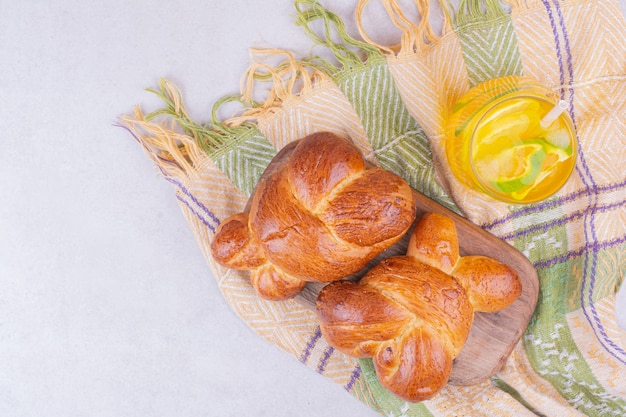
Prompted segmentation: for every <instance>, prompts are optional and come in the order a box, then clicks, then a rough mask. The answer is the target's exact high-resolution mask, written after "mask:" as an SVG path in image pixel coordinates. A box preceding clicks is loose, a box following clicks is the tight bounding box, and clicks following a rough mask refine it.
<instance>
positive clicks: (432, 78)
mask: <svg viewBox="0 0 626 417" xmlns="http://www.w3.org/2000/svg"><path fill="white" fill-rule="evenodd" d="M381 2H382V3H383V5H384V6H385V9H386V10H387V12H388V22H389V25H390V27H393V28H397V29H399V30H400V31H401V33H402V37H401V42H400V44H399V45H382V44H379V43H378V42H377V41H375V39H376V38H377V36H376V35H377V33H376V29H368V28H366V27H365V25H364V24H363V19H364V16H366V15H367V13H368V10H369V9H368V2H367V1H366V0H360V1H358V2H357V3H356V4H355V6H356V15H355V18H354V19H355V21H354V23H355V25H354V26H356V27H357V28H358V32H359V33H357V34H350V33H348V31H347V30H346V26H345V25H344V22H342V20H341V19H340V18H339V17H338V16H337V15H335V14H334V13H332V12H331V11H330V10H328V9H327V8H325V7H324V6H322V5H321V4H319V3H318V2H317V1H315V0H298V1H296V11H297V22H296V23H297V24H298V25H300V26H301V27H302V29H303V30H304V31H305V32H306V33H307V34H309V35H310V37H311V39H312V42H313V43H314V44H315V45H316V46H317V48H316V50H319V49H323V50H324V51H326V52H327V55H324V56H322V54H320V56H310V57H304V58H296V57H294V56H293V55H292V54H290V53H287V52H285V51H279V50H256V51H254V60H253V63H252V64H251V66H250V69H249V71H248V72H247V73H246V74H245V80H246V82H245V83H244V88H243V89H242V91H241V94H240V95H239V96H236V97H227V98H224V100H221V101H220V102H218V103H216V105H215V108H214V112H213V118H212V120H209V121H208V122H207V123H198V122H196V121H193V120H191V118H190V117H189V116H188V114H187V112H186V110H185V107H184V104H183V102H182V98H181V94H180V92H179V91H178V90H177V88H176V86H174V85H173V84H172V83H171V82H168V81H167V80H162V81H161V82H160V84H159V88H158V89H157V90H154V93H156V94H158V95H159V96H161V97H162V99H163V100H164V101H165V106H164V108H163V109H160V110H156V111H154V112H152V113H148V114H144V113H143V112H142V111H141V110H140V109H139V108H137V109H136V111H135V113H134V114H132V115H126V116H122V118H121V122H120V124H121V125H122V126H123V127H125V128H126V129H128V130H129V132H130V133H131V134H132V136H133V137H134V138H136V139H137V141H138V142H139V143H140V144H141V145H142V146H143V147H144V148H145V149H146V153H147V155H148V156H149V157H150V158H151V159H152V160H153V161H154V163H155V164H156V166H157V167H158V168H159V169H160V171H161V172H162V174H163V177H164V178H165V179H166V180H167V181H169V182H171V183H172V184H173V186H174V188H175V195H176V198H177V199H178V200H179V202H180V206H181V208H182V212H183V214H184V216H185V217H186V219H187V220H188V222H189V225H190V227H191V229H192V230H193V232H194V234H195V236H196V237H197V241H198V244H199V245H200V247H201V249H202V251H203V253H204V254H205V256H206V260H207V262H208V264H209V265H210V267H211V270H212V271H213V272H214V275H215V277H216V279H217V281H218V285H219V288H220V289H221V291H222V293H223V295H224V297H225V299H226V300H227V301H228V303H229V305H230V306H231V307H232V309H233V310H234V311H235V312H236V313H237V314H238V315H239V317H241V319H242V320H244V321H245V322H246V323H247V324H248V325H249V326H250V327H251V328H252V329H253V330H254V331H255V332H256V333H258V334H259V335H260V336H261V337H263V338H264V339H266V340H267V341H268V342H269V343H272V344H275V345H277V346H279V347H280V348H281V349H283V350H284V351H286V352H288V353H289V354H291V355H293V356H295V357H296V358H297V359H299V360H300V361H301V362H302V363H303V364H305V365H307V366H308V367H310V368H312V369H313V370H315V371H316V372H319V373H320V374H322V375H324V376H326V377H327V378H329V379H330V380H332V381H334V382H335V383H338V384H341V385H342V386H344V387H345V389H346V390H347V391H348V392H350V393H351V394H353V395H355V396H356V397H357V398H359V399H360V400H361V401H363V402H364V403H366V404H367V405H368V406H370V407H371V408H372V409H374V410H376V411H378V412H380V413H381V414H383V415H387V416H431V415H432V416H455V415H456V416H525V415H543V416H579V415H589V416H622V415H626V383H625V382H624V381H625V379H624V378H625V377H624V376H625V375H626V332H624V330H622V329H620V328H619V327H618V326H617V323H616V319H615V312H614V305H615V294H616V292H617V290H618V289H619V287H620V285H621V284H622V282H623V279H624V274H625V272H626V169H624V161H626V42H625V40H626V20H625V19H624V15H623V13H622V10H621V9H620V7H619V5H618V4H617V3H616V2H615V1H613V0H585V1H583V0H526V1H524V0H509V1H507V2H506V3H500V2H499V1H498V0H461V1H460V2H459V5H458V7H452V6H450V5H448V4H445V3H442V4H441V5H440V6H438V7H437V8H435V7H434V6H435V5H433V4H430V3H429V2H428V0H416V1H415V2H413V3H412V6H411V7H414V10H409V9H408V8H407V7H408V6H402V5H400V3H399V1H398V0H381ZM329 4H330V2H329ZM403 4H404V3H403ZM434 10H440V11H441V12H442V14H443V16H444V19H443V22H444V23H443V26H442V27H441V29H440V30H437V31H435V29H434V28H433V27H432V26H431V24H430V21H429V18H428V17H429V13H432V12H433V11H434ZM416 15H417V17H409V16H416ZM420 17H421V18H420ZM378 30H380V29H379V28H378ZM329 56H330V57H331V58H332V59H330V58H328V57H329ZM266 57H269V58H271V59H270V60H267V59H265V58H266ZM270 61H271V62H272V64H268V62H270ZM276 62H278V63H276ZM501 75H525V76H529V77H531V78H535V79H537V80H538V81H540V82H541V83H543V84H544V85H546V86H548V87H549V88H551V89H552V90H553V91H555V92H557V93H558V94H559V95H560V96H561V98H562V99H563V100H565V101H566V102H567V103H568V106H569V107H568V111H569V113H570V115H571V116H572V119H573V121H574V124H575V128H576V133H577V141H578V148H579V157H578V160H577V165H576V169H575V172H574V173H573V175H572V177H571V178H570V180H569V181H568V183H567V184H566V186H565V187H564V188H563V189H561V190H560V191H559V192H558V193H557V194H556V195H555V196H553V197H552V198H550V199H548V200H545V201H542V202H540V203H536V204H530V205H524V206H511V205H507V204H504V203H497V202H494V201H493V200H489V199H487V198H485V197H483V196H479V195H476V194H475V193H474V192H473V191H469V190H467V189H466V188H464V187H462V186H461V185H460V184H459V183H458V182H457V180H456V179H455V178H454V177H453V176H452V175H451V173H450V172H449V171H448V170H447V168H446V164H445V160H444V152H443V145H442V138H443V132H444V127H443V124H444V120H445V119H446V117H447V115H448V114H449V113H450V111H451V109H452V107H453V105H454V103H455V102H456V100H457V99H458V98H459V97H461V96H462V95H463V94H464V93H465V92H466V91H467V90H468V89H469V88H470V87H471V86H473V85H475V84H477V83H479V82H481V81H483V80H486V79H489V78H494V77H498V76H501ZM260 91H262V92H261V93H259V92H260ZM227 102H236V103H239V104H240V105H241V111H240V112H239V113H238V115H237V116H236V117H233V118H230V119H228V120H217V117H216V114H217V113H218V112H217V109H218V108H219V107H220V106H222V105H224V104H225V103H227ZM321 130H324V131H331V132H335V133H338V134H341V135H345V136H349V137H351V138H352V139H353V141H354V142H355V143H356V144H357V146H359V148H360V149H361V150H362V151H363V154H364V155H365V156H366V157H367V159H368V160H370V161H371V162H372V163H374V164H377V165H379V166H381V167H383V168H385V169H388V170H391V171H393V172H395V173H397V174H399V175H401V176H402V177H403V178H405V179H406V180H407V181H408V182H409V183H410V184H411V186H412V187H413V188H415V189H417V190H419V191H421V192H422V193H424V194H426V195H427V196H429V197H430V198H432V199H434V200H436V201H438V202H439V203H440V204H442V205H444V206H446V207H448V208H450V209H452V210H454V211H456V212H458V213H461V214H462V215H464V216H465V217H467V218H468V219H470V220H471V221H473V222H474V223H476V224H478V225H479V226H481V227H482V228H484V229H485V230H487V231H489V232H491V233H492V234H494V235H496V236H498V237H500V238H501V239H503V240H504V241H506V242H508V243H510V244H511V245H513V246H515V247H516V248H517V249H518V250H520V251H521V252H522V253H524V254H525V255H526V256H527V257H528V259H529V260H530V261H531V262H532V264H533V265H534V267H535V268H536V270H537V273H538V276H539V281H540V295H539V301H538V304H537V309H536V311H535V313H534V315H533V317H532V319H531V321H530V324H529V326H528V328H527V329H526V331H525V333H524V335H523V337H522V339H521V340H520V341H519V343H518V345H517V346H516V348H515V349H514V351H513V353H512V355H511V357H510V358H509V360H508V361H507V363H506V364H505V366H504V368H503V369H502V370H500V371H499V372H498V373H497V374H496V375H495V376H494V377H492V378H491V379H489V380H486V381H484V382H482V383H479V384H477V385H473V386H464V387H463V386H451V385H450V386H448V387H446V388H445V389H444V390H443V391H442V392H441V393H440V394H439V395H437V396H436V397H435V398H433V399H432V400H429V401H425V402H422V403H418V404H409V403H405V402H404V401H401V400H399V399H397V398H396V397H394V396H393V395H391V394H390V393H388V392H386V391H385V390H384V389H383V388H382V387H381V386H380V384H378V381H377V380H376V376H375V374H374V371H373V367H372V365H371V362H370V361H368V360H357V359H354V358H350V357H347V356H345V355H343V354H341V353H339V352H337V351H335V350H334V349H333V348H332V347H330V346H329V345H328V344H326V343H325V341H324V339H323V338H322V336H321V333H320V329H319V326H318V323H317V321H316V318H315V315H314V313H313V312H311V311H310V310H308V309H307V308H305V307H303V306H302V305H301V304H300V303H298V302H296V301H293V300H289V301H282V302H271V301H265V300H263V299H260V298H259V297H258V296H257V295H256V294H255V292H254V290H253V289H252V287H251V286H250V284H249V282H248V280H247V275H246V273H245V272H240V271H232V270H228V269H225V268H223V267H221V266H219V265H218V264H216V263H215V262H214V261H213V260H212V258H211V255H210V250H209V244H210V242H211V239H212V236H213V234H214V233H215V230H216V228H217V227H218V226H219V224H220V222H221V221H222V220H224V219H225V218H226V217H228V216H229V215H231V214H234V213H237V212H240V211H242V210H243V208H244V207H245V205H246V203H247V200H248V197H249V196H250V194H251V192H252V190H253V189H254V186H255V184H256V182H257V181H258V179H259V177H260V175H261V173H262V172H263V170H264V169H265V167H266V166H267V165H268V164H269V162H270V161H271V159H272V158H273V156H274V155H276V153H277V152H278V150H280V149H281V148H283V147H284V146H285V145H286V144H288V143H289V142H291V141H293V140H296V139H299V138H301V137H303V136H305V135H307V134H309V133H312V132H316V131H321Z"/></svg>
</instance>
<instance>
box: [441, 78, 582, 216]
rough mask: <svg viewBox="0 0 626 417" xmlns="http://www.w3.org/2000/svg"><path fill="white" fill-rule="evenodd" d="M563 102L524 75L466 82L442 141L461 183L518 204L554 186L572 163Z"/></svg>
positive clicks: (573, 156) (546, 193)
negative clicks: (467, 88)
mask: <svg viewBox="0 0 626 417" xmlns="http://www.w3.org/2000/svg"><path fill="white" fill-rule="evenodd" d="M566 109H567V103H565V102H563V101H560V100H559V99H558V97H557V95H556V94H555V93H554V92H552V91H550V90H549V89H547V88H546V87H545V86H543V85H541V84H539V83H537V82H535V81H533V80H531V79H528V78H523V77H518V76H506V77H500V78H494V79H491V80H488V81H485V82H483V83H481V84H478V85H476V86H474V87H473V88H471V89H470V90H469V91H468V92H467V93H466V94H465V95H463V97H461V99H460V100H459V101H458V102H457V104H456V105H455V106H454V108H453V109H452V114H451V116H450V118H449V119H448V121H447V124H446V133H445V134H446V137H445V147H446V156H447V159H448V163H449V164H450V169H451V170H452V172H453V173H454V175H455V176H456V177H457V178H458V179H459V180H460V181H461V182H462V183H464V184H465V185H466V186H468V187H471V188H473V189H477V190H480V191H482V192H484V193H486V194H487V195H489V196H491V197H493V198H495V199H498V200H500V201H504V202H508V203H514V204H523V203H533V202H537V201H540V200H543V199H545V198H547V197H549V196H551V195H552V194H554V193H555V192H556V191H558V190H559V189H560V188H561V187H562V186H563V185H564V184H565V182H566V181H567V179H568V178H569V176H570V174H571V172H572V170H573V169H574V165H575V163H576V135H575V132H574V126H573V123H572V120H571V118H570V116H569V114H568V112H567V111H566Z"/></svg>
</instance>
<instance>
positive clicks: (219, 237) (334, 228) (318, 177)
mask: <svg viewBox="0 0 626 417" xmlns="http://www.w3.org/2000/svg"><path fill="white" fill-rule="evenodd" d="M415 212H416V207H415V202H414V197H413V193H412V190H411V188H410V187H409V185H408V184H407V183H406V182H405V181H404V180H403V179H402V178H400V177H399V176H397V175H395V174H393V173H391V172H389V171H386V170H383V169H381V168H377V167H369V166H367V165H366V162H365V160H364V159H363V156H362V155H361V153H360V152H359V150H358V149H357V148H356V147H355V146H354V145H353V144H352V143H351V142H349V141H348V140H346V139H343V138H341V137H339V136H337V135H334V134H332V133H326V132H323V133H314V134H312V135H309V136H307V137H305V138H303V139H301V140H300V142H299V143H298V144H297V145H296V147H295V148H294V150H293V152H292V153H291V155H290V157H289V160H288V162H287V163H285V164H284V165H282V166H281V167H280V168H278V169H277V170H276V171H274V172H273V173H272V174H271V175H269V176H267V177H266V178H265V179H263V180H261V181H260V182H259V184H258V185H257V189H256V190H255V193H254V195H253V196H252V199H251V204H250V210H249V213H245V212H244V213H239V214H236V215H234V216H231V217H229V218H228V219H226V220H225V221H224V222H223V223H222V224H221V225H220V227H219V228H218V230H217V231H216V234H215V236H214V239H213V241H212V243H211V252H212V255H213V258H214V259H215V260H216V261H217V262H218V263H220V264H221V265H223V266H226V267H228V268H233V269H242V270H250V271H251V275H250V280H251V283H252V285H253V286H254V288H255V289H256V291H257V292H258V294H259V295H260V296H262V297H264V298H266V299H271V300H281V299H286V298H290V297H293V296H295V295H296V294H298V293H299V292H300V291H301V290H302V289H303V287H304V286H305V285H306V283H307V282H310V281H314V282H331V281H336V280H339V279H342V278H344V277H346V276H348V275H351V274H354V273H356V272H358V271H360V270H361V269H363V268H364V267H365V266H366V265H367V263H368V262H369V261H371V260H372V259H373V258H374V257H375V256H376V255H378V254H379V253H380V252H382V251H383V250H385V249H387V248H388V247H389V246H391V245H393V244H394V243H396V242H397V241H398V240H400V238H401V237H402V236H403V235H404V234H405V233H406V232H407V231H408V230H409V228H410V227H411V225H412V223H413V221H414V220H415Z"/></svg>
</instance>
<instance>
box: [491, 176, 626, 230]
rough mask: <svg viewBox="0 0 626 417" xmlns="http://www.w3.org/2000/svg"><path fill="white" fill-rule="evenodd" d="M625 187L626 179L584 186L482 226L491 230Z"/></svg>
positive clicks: (524, 207) (525, 207)
mask: <svg viewBox="0 0 626 417" xmlns="http://www.w3.org/2000/svg"><path fill="white" fill-rule="evenodd" d="M625 187H626V180H624V181H622V182H619V183H617V184H609V185H602V186H598V187H596V188H591V187H585V188H582V189H580V190H578V191H576V192H575V193H571V194H567V195H564V196H563V197H559V198H555V199H552V200H547V201H544V202H542V203H537V204H532V205H526V206H523V207H521V208H520V209H519V210H516V211H514V212H510V213H509V214H507V215H506V216H504V217H500V218H499V219H496V220H494V221H492V222H491V223H485V224H483V225H482V226H481V227H482V228H483V229H485V230H491V229H493V228H495V227H496V226H499V225H502V224H505V223H507V222H508V221H510V220H513V219H516V218H519V217H523V216H527V215H529V214H533V213H539V212H542V211H546V210H548V209H552V208H555V207H558V206H561V205H563V204H565V203H569V202H572V201H575V200H577V199H579V198H581V197H589V195H591V194H601V193H607V192H613V191H617V190H619V189H620V188H625Z"/></svg>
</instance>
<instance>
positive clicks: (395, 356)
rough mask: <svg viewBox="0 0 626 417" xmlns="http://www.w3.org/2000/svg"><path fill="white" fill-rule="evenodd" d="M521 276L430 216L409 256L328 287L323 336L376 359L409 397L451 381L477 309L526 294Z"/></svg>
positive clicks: (321, 314)
mask: <svg viewBox="0 0 626 417" xmlns="http://www.w3.org/2000/svg"><path fill="white" fill-rule="evenodd" d="M521 290H522V285H521V281H520V279H519V277H518V275H517V273H516V272H515V271H514V270H513V269H512V268H510V267H508V266H507V265H504V264H502V263H500V262H499V261H497V260H495V259H492V258H487V257H483V256H465V257H461V256H460V255H459V245H458V238H457V234H456V228H455V225H454V222H453V221H452V219H450V218H449V217H447V216H443V215H440V214H436V213H426V214H425V215H424V216H423V217H422V218H421V219H420V220H419V221H418V223H417V224H416V226H415V229H414V231H413V234H412V235H411V240H410V242H409V247H408V250H407V254H406V256H396V257H391V258H387V259H385V260H383V261H382V262H380V263H379V264H378V265H376V266H375V267H374V268H372V269H371V270H370V271H369V272H368V273H367V274H366V275H365V276H364V277H363V278H362V279H361V281H360V282H359V283H358V284H356V283H353V282H351V281H340V282H334V283H331V284H329V285H326V286H325V287H324V288H323V289H322V290H321V291H320V293H319V295H318V298H317V314H318V318H319V321H320V326H321V330H322V334H323V335H324V337H325V339H326V340H327V341H328V343H329V344H330V345H331V346H333V347H334V348H335V349H337V350H339V351H341V352H344V353H346V354H347V355H351V356H355V357H359V358H366V357H371V358H372V359H373V363H374V368H375V370H376V374H377V376H378V379H379V381H380V382H381V384H382V385H383V386H384V387H385V388H387V390H389V391H390V392H392V393H394V394H395V395H397V396H398V397H400V398H402V399H405V400H407V401H411V402H418V401H423V400H427V399H429V398H432V397H433V396H434V395H435V394H436V393H437V392H439V391H440V390H441V389H442V388H443V387H444V386H445V385H446V383H447V382H448V379H449V377H450V373H451V371H452V361H453V360H454V358H455V357H456V356H457V355H458V354H459V353H460V352H461V349H462V348H463V345H464V344H465V341H466V339H467V337H468V335H469V332H470V329H471V326H472V323H473V320H474V312H476V311H485V312H493V311H497V310H500V309H502V308H505V307H506V306H508V305H510V304H511V303H512V302H513V301H515V299H516V298H517V297H518V296H519V295H520V294H521Z"/></svg>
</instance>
